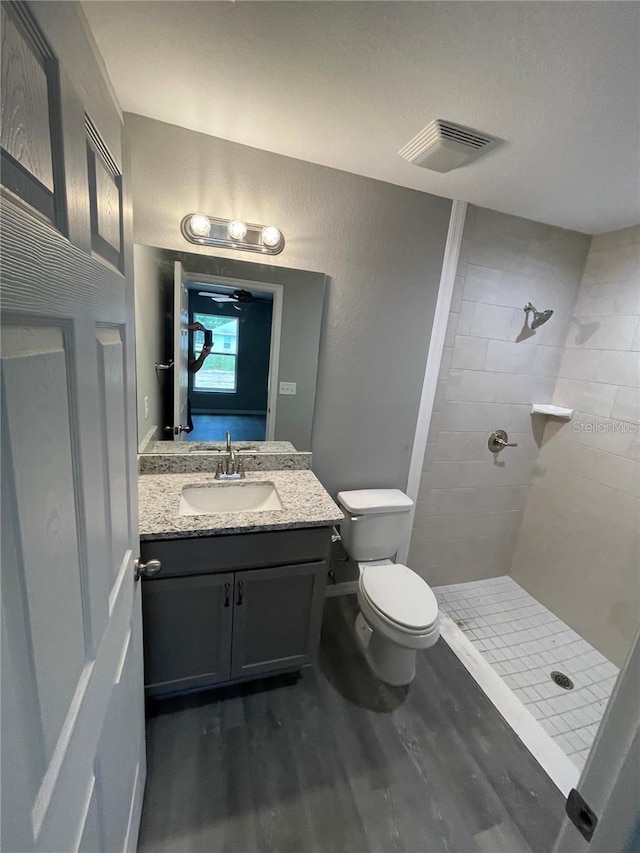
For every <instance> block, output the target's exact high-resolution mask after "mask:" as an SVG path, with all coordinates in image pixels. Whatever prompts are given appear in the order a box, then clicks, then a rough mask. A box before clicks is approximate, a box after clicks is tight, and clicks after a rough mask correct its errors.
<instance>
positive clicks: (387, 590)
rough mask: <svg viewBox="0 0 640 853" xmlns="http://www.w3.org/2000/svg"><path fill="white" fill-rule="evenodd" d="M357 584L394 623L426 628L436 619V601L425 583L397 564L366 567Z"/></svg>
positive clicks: (418, 628) (413, 573)
mask: <svg viewBox="0 0 640 853" xmlns="http://www.w3.org/2000/svg"><path fill="white" fill-rule="evenodd" d="M360 583H361V586H362V590H363V592H364V593H365V595H366V596H367V598H368V599H369V601H370V602H371V604H372V605H373V606H374V607H375V608H376V609H377V610H379V611H380V612H381V613H382V614H384V615H385V616H386V617H387V618H388V619H391V621H393V622H396V623H397V624H398V625H404V627H405V628H411V629H412V630H414V631H416V630H420V629H423V628H430V627H431V626H432V625H433V624H434V623H435V621H436V619H437V618H438V602H437V600H436V597H435V595H434V594H433V592H432V591H431V588H430V587H429V585H428V584H427V583H425V582H424V581H423V580H422V578H421V577H420V576H419V575H417V574H416V573H415V572H413V571H411V569H409V568H407V567H406V566H403V565H401V564H400V563H393V564H391V565H386V566H367V567H366V568H365V569H363V571H362V575H361V576H360Z"/></svg>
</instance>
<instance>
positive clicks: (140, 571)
mask: <svg viewBox="0 0 640 853" xmlns="http://www.w3.org/2000/svg"><path fill="white" fill-rule="evenodd" d="M161 569H162V563H161V562H160V560H147V562H146V563H143V562H142V560H141V559H140V558H138V559H137V560H136V561H135V563H134V564H133V576H134V578H135V579H136V580H137V581H139V580H140V578H152V577H153V576H154V575H157V574H158V572H159V571H160V570H161Z"/></svg>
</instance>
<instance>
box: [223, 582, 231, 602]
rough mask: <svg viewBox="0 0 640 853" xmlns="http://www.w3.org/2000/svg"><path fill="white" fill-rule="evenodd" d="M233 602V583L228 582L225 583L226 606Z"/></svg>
mask: <svg viewBox="0 0 640 853" xmlns="http://www.w3.org/2000/svg"><path fill="white" fill-rule="evenodd" d="M230 604H231V584H230V583H229V582H227V583H226V584H225V585H224V606H225V607H228V606H229V605H230Z"/></svg>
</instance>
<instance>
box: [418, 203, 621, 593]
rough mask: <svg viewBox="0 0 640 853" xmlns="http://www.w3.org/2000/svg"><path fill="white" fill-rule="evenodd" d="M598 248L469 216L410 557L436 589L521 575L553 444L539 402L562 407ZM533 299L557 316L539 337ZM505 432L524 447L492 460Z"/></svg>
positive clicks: (488, 215)
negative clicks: (568, 356)
mask: <svg viewBox="0 0 640 853" xmlns="http://www.w3.org/2000/svg"><path fill="white" fill-rule="evenodd" d="M588 245H589V238H588V237H586V236H585V235H584V234H577V233H574V232H571V231H564V230H563V229H560V228H554V227H552V226H548V225H543V224H541V223H538V222H530V221H528V220H526V219H520V218H518V217H514V216H507V215H505V214H502V213H498V212H496V211H492V210H484V209H482V208H476V207H472V206H470V207H469V208H468V210H467V218H466V222H465V229H464V234H463V238H462V245H461V250H460V258H459V262H458V272H457V276H456V280H455V285H454V295H453V300H452V305H451V312H450V316H449V324H448V328H447V335H446V342H445V347H446V348H445V352H444V354H443V365H442V369H441V374H440V382H439V383H438V389H437V393H436V401H435V403H434V413H433V415H432V420H431V424H430V430H429V439H428V444H427V450H426V453H425V459H424V462H423V466H422V470H423V473H422V478H421V482H420V489H419V495H418V503H417V506H416V514H415V522H414V530H413V534H412V540H411V548H410V553H409V560H410V565H411V566H412V568H413V569H415V570H416V571H417V572H419V573H420V574H421V575H422V576H423V577H424V578H425V579H426V580H427V581H428V582H430V583H453V582H455V581H466V580H477V579H479V578H486V577H492V576H494V575H499V574H502V573H505V572H506V571H508V569H509V567H510V564H511V558H512V555H513V549H514V543H515V537H516V534H517V531H518V528H519V525H520V522H521V518H522V510H523V507H524V504H525V500H526V494H527V491H528V489H529V488H530V485H531V482H532V480H533V477H534V473H535V468H536V463H537V459H538V453H539V443H540V438H541V435H540V434H539V433H540V430H539V425H538V424H536V422H535V421H534V420H532V417H531V403H533V402H544V401H550V400H551V397H552V394H553V391H554V386H555V378H556V376H557V374H558V368H559V366H560V361H561V358H562V355H563V352H564V343H565V338H566V334H567V329H568V325H569V321H570V318H571V311H572V307H573V304H574V302H575V298H576V295H577V291H578V285H579V282H580V277H581V274H582V267H583V265H584V261H585V259H586V255H587V250H588ZM529 301H531V302H532V303H533V304H534V305H535V306H536V308H538V309H540V310H543V309H546V308H553V310H554V314H553V317H552V318H551V321H550V322H548V323H546V324H545V325H544V326H542V327H540V328H539V329H538V330H537V331H536V332H533V333H532V332H531V331H530V329H528V327H526V326H525V322H524V321H525V314H524V311H523V307H524V304H525V303H526V302H529ZM634 331H635V330H634ZM449 348H451V350H450V351H449ZM449 355H450V361H449ZM444 360H446V362H448V364H446V363H444ZM611 405H613V401H612V404H611ZM495 429H505V430H507V432H508V433H509V438H510V440H511V441H514V442H517V444H518V447H514V448H508V449H506V450H505V451H503V452H502V453H501V454H500V455H499V456H494V454H492V453H490V451H489V449H488V447H487V440H488V437H489V433H491V432H492V431H493V430H495Z"/></svg>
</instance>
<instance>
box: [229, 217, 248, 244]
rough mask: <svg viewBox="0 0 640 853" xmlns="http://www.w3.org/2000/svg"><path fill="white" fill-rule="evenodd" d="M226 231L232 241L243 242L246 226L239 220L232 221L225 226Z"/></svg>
mask: <svg viewBox="0 0 640 853" xmlns="http://www.w3.org/2000/svg"><path fill="white" fill-rule="evenodd" d="M227 231H228V232H229V237H231V239H232V240H244V236H245V234H246V233H247V226H246V225H245V224H244V222H241V221H240V220H239V219H232V220H231V222H230V223H229V224H228V225H227Z"/></svg>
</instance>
